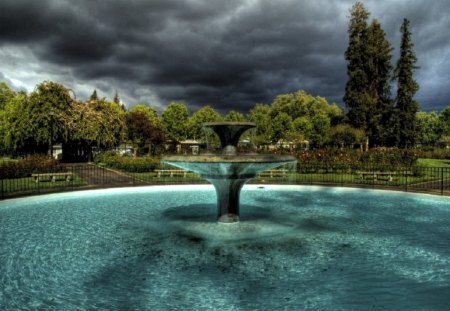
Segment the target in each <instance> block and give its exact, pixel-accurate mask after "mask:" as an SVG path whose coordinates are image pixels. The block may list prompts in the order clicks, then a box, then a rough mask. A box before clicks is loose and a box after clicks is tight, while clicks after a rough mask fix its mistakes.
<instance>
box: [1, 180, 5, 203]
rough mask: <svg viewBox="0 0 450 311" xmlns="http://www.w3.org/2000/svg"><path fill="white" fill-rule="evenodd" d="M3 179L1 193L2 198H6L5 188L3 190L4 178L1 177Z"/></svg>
mask: <svg viewBox="0 0 450 311" xmlns="http://www.w3.org/2000/svg"><path fill="white" fill-rule="evenodd" d="M1 181H2V186H1V187H2V190H1V194H2V197H1V198H2V200H3V199H4V198H5V192H4V190H3V178H2V179H1Z"/></svg>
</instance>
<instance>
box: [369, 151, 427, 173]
mask: <svg viewBox="0 0 450 311" xmlns="http://www.w3.org/2000/svg"><path fill="white" fill-rule="evenodd" d="M417 159H418V155H417V152H416V151H415V150H412V149H398V148H396V147H393V148H386V147H379V148H372V149H370V150H369V151H368V152H364V153H362V156H361V159H360V162H362V163H370V165H372V166H374V167H376V166H379V167H390V168H396V167H409V166H412V165H413V164H415V162H416V161H417Z"/></svg>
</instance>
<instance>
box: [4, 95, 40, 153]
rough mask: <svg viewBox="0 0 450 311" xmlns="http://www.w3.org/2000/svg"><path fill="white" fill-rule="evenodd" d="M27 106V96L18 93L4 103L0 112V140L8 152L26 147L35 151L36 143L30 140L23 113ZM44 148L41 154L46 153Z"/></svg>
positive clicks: (28, 128) (30, 133) (26, 120)
mask: <svg viewBox="0 0 450 311" xmlns="http://www.w3.org/2000/svg"><path fill="white" fill-rule="evenodd" d="M27 105H28V97H27V95H26V94H23V93H22V94H20V93H19V94H17V95H16V96H15V97H13V98H11V99H10V100H9V101H7V102H6V105H5V107H4V110H0V135H1V136H0V138H1V139H2V145H3V146H4V147H3V148H5V149H6V150H9V151H10V152H15V151H18V150H20V149H25V148H26V147H27V146H28V148H29V149H30V150H34V149H35V148H34V146H35V145H36V143H35V142H34V140H33V138H32V132H31V129H30V127H29V120H28V119H27V118H26V117H25V116H24V113H23V112H24V111H26V109H27ZM44 147H45V148H44V149H43V150H41V152H46V151H47V149H46V147H47V146H44Z"/></svg>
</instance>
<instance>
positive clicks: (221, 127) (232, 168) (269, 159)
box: [163, 122, 296, 223]
mask: <svg viewBox="0 0 450 311" xmlns="http://www.w3.org/2000/svg"><path fill="white" fill-rule="evenodd" d="M254 126H255V125H254V124H253V123H249V122H221V123H207V124H205V127H209V128H211V129H213V130H214V131H215V132H216V133H217V134H218V136H219V138H220V141H221V145H222V152H221V154H218V155H194V156H168V157H165V158H164V159H163V162H164V163H167V164H170V165H173V166H176V167H179V168H183V169H186V170H190V171H192V172H195V173H198V174H199V175H200V176H201V177H203V178H204V179H206V180H207V181H209V182H210V183H211V184H212V185H213V186H214V188H215V190H216V194H217V219H218V221H219V222H222V223H236V222H239V196H240V192H241V189H242V187H243V186H244V184H245V183H246V182H247V181H248V180H250V179H251V178H254V177H256V176H257V175H258V174H259V173H260V172H262V171H264V170H269V169H273V168H276V167H278V166H280V165H283V164H287V163H295V162H296V160H295V158H293V157H291V156H280V155H259V154H256V155H255V154H237V151H236V150H237V143H238V141H239V137H240V136H241V135H242V133H244V132H245V131H246V130H247V129H249V128H252V127H254Z"/></svg>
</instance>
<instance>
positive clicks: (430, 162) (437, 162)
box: [416, 158, 450, 167]
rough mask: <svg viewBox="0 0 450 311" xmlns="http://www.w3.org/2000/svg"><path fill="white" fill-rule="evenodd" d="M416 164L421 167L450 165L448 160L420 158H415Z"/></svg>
mask: <svg viewBox="0 0 450 311" xmlns="http://www.w3.org/2000/svg"><path fill="white" fill-rule="evenodd" d="M416 166H423V167H450V160H446V159H427V158H420V159H417V164H416Z"/></svg>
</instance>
